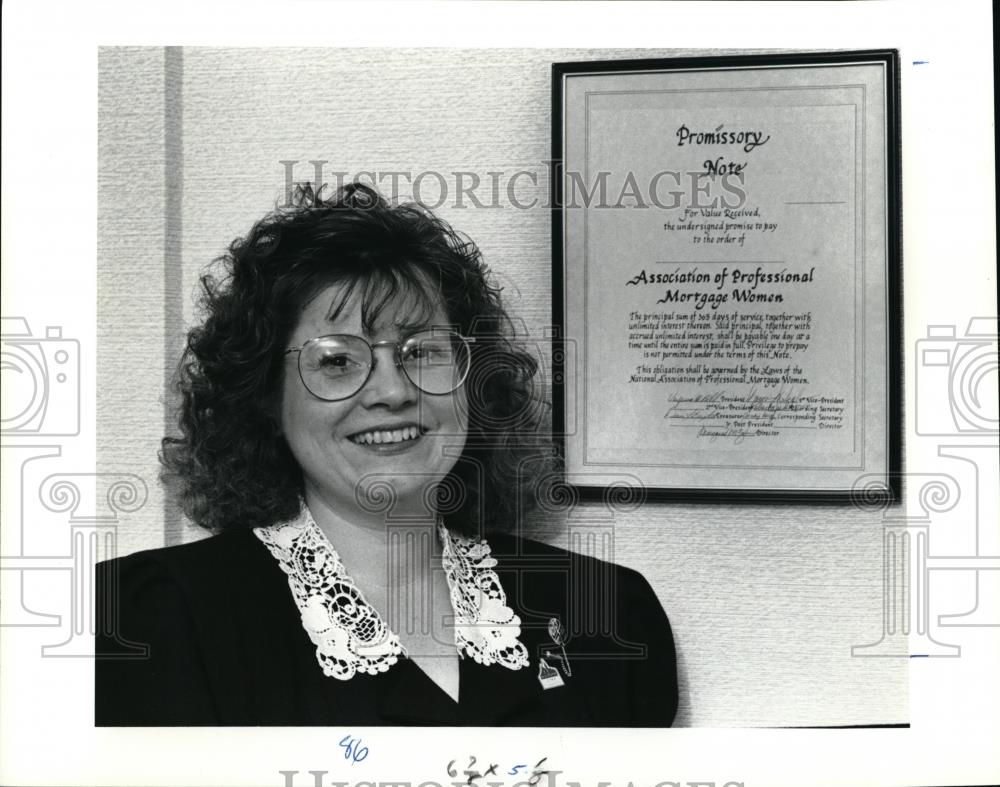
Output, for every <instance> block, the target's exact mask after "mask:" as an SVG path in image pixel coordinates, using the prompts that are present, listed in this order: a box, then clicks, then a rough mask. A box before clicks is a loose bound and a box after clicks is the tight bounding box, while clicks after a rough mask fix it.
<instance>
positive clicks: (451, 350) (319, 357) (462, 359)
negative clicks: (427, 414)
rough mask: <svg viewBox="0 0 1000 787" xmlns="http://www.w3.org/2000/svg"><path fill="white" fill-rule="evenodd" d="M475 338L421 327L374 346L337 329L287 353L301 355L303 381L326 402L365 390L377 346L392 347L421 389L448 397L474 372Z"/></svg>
mask: <svg viewBox="0 0 1000 787" xmlns="http://www.w3.org/2000/svg"><path fill="white" fill-rule="evenodd" d="M474 341H475V339H469V338H467V337H465V336H462V335H461V334H460V333H457V332H455V331H451V330H446V329H443V328H429V329H425V330H421V331H417V332H416V333H411V334H410V335H408V336H406V337H404V338H403V339H401V340H400V341H398V342H390V341H382V342H375V343H374V344H370V343H369V342H368V341H366V340H365V339H363V338H362V337H360V336H354V335H352V334H347V333H332V334H329V335H327V336H317V337H316V338H314V339H310V340H309V341H307V342H305V343H304V344H302V345H301V346H299V347H289V348H288V349H287V350H285V354H286V355H290V354H291V353H298V355H299V358H298V366H299V378H300V379H301V380H302V384H303V385H304V386H305V387H306V389H307V390H308V391H309V393H311V394H312V395H313V396H315V397H316V398H318V399H323V400H325V401H327V402H336V401H340V400H341V399H349V398H350V397H352V396H354V395H355V394H356V393H357V392H358V391H360V390H361V389H362V388H364V386H365V383H367V382H368V378H369V377H371V375H372V372H373V371H374V370H375V364H376V363H377V360H376V358H375V348H376V347H392V348H393V355H394V357H395V364H396V367H397V368H399V369H402V370H403V374H405V375H406V377H407V379H408V380H409V381H410V382H411V383H413V385H415V386H416V387H417V388H418V389H419V390H421V391H423V392H424V393H426V394H431V395H432V396H444V395H445V394H449V393H451V392H452V391H455V390H457V389H458V388H459V387H460V386H461V385H462V383H464V382H465V378H466V377H468V376H469V367H470V362H471V357H472V354H471V350H470V345H471V344H472V343H473V342H474Z"/></svg>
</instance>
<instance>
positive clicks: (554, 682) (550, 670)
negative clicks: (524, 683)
mask: <svg viewBox="0 0 1000 787" xmlns="http://www.w3.org/2000/svg"><path fill="white" fill-rule="evenodd" d="M538 682H539V683H541V684H542V688H543V689H545V690H546V691H547V690H548V689H555V688H558V687H559V686H565V685H566V684H565V683H563V679H562V678H561V677H559V670H557V669H556V668H555V667H550V666H549V663H548V662H547V661H546V660H545V659H539V660H538Z"/></svg>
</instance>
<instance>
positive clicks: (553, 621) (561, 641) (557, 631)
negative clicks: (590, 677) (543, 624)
mask: <svg viewBox="0 0 1000 787" xmlns="http://www.w3.org/2000/svg"><path fill="white" fill-rule="evenodd" d="M549 636H550V637H551V638H552V641H553V642H554V643H555V644H556V645H558V646H559V649H560V650H562V656H561V657H560V656H555V658H558V659H559V660H560V661H561V662H562V667H563V670H564V671H565V672H566V677H567V678H569V677H571V676H572V675H573V670H572V669H570V666H569V659H568V658H567V657H566V629H564V628H563V624H562V623H561V622H560V621H559V618H549ZM546 655H549V654H546Z"/></svg>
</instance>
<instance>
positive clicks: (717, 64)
mask: <svg viewBox="0 0 1000 787" xmlns="http://www.w3.org/2000/svg"><path fill="white" fill-rule="evenodd" d="M858 64H863V65H871V64H875V65H876V66H877V67H879V68H880V69H882V73H883V74H884V90H883V104H882V106H883V110H884V124H883V125H882V131H883V135H884V140H885V157H884V171H885V179H884V191H883V192H882V195H883V197H884V206H885V235H884V271H883V276H884V285H885V303H884V308H885V324H884V335H885V340H884V345H885V346H884V358H885V370H884V371H885V381H884V385H885V401H884V403H882V405H883V406H882V408H881V412H882V413H883V414H884V444H881V443H880V446H879V450H880V451H884V454H883V461H882V462H881V464H880V466H878V467H876V468H871V469H870V471H869V468H863V469H862V472H859V473H858V474H857V477H856V478H854V479H853V480H852V481H851V483H849V484H848V483H843V484H838V485H837V486H836V487H835V488H811V487H809V486H802V487H801V488H787V487H781V488H760V485H757V486H756V487H745V486H742V485H740V484H732V483H722V484H721V485H713V486H710V487H703V486H698V485H692V484H690V483H680V484H678V485H673V484H671V483H663V482H662V480H660V481H655V482H653V483H648V482H647V480H646V479H644V478H643V477H642V473H641V472H638V473H636V472H634V471H635V468H634V467H632V466H628V468H627V472H624V473H622V474H621V478H619V479H616V478H608V477H606V476H607V474H606V473H604V474H602V473H598V474H596V476H597V478H596V480H593V481H591V480H590V479H589V478H588V477H587V475H588V474H585V473H583V474H581V473H579V472H574V463H573V461H571V457H572V454H573V450H572V449H573V448H574V444H575V443H576V442H578V441H579V440H580V439H581V430H584V431H585V430H586V428H587V423H586V417H587V416H586V413H584V414H582V415H581V414H580V413H579V412H577V408H575V407H574V406H573V404H572V403H571V402H572V401H573V400H572V399H570V403H568V397H569V394H570V392H571V391H572V390H573V388H574V386H575V385H576V378H575V370H574V368H573V366H572V363H571V360H572V359H573V357H574V353H573V352H571V349H573V348H571V347H570V343H574V344H575V341H574V337H573V336H572V335H571V331H570V329H569V327H568V324H567V316H568V313H567V309H568V308H571V306H572V305H571V304H568V303H567V294H566V293H567V280H568V278H571V277H572V276H573V275H574V272H573V271H570V270H568V266H567V259H566V257H567V249H566V245H567V244H566V243H565V240H566V232H567V223H568V222H567V215H566V211H567V205H566V204H565V196H566V195H565V194H564V186H565V177H566V172H567V159H566V153H567V151H566V150H565V139H566V136H565V135H566V134H567V120H566V104H565V102H566V84H567V80H568V79H581V78H583V79H586V78H588V77H590V76H606V75H612V76H613V75H622V74H670V75H682V74H695V73H705V72H706V71H711V72H714V73H716V74H718V73H720V72H736V71H739V72H743V73H744V74H746V73H747V72H753V71H754V70H776V69H781V72H780V73H782V74H787V75H790V76H791V77H792V78H795V75H796V72H798V71H800V70H802V69H812V68H826V67H830V66H852V65H858ZM899 74H900V67H899V53H898V51H896V50H894V49H880V50H861V51H836V52H801V53H775V54H753V55H726V56H718V57H715V56H713V57H682V58H657V59H633V60H601V61H584V62H566V63H553V65H552V119H551V120H552V177H551V181H550V191H551V193H550V200H551V202H550V204H551V206H552V217H551V218H552V314H553V336H554V342H553V356H552V371H553V386H552V390H553V411H552V415H553V433H554V438H555V441H556V444H557V446H558V448H559V450H560V453H561V456H562V457H564V459H565V461H566V482H567V484H568V485H569V486H570V487H572V488H573V489H574V490H575V491H576V493H577V494H578V495H579V496H580V497H581V498H582V499H591V500H594V499H605V500H607V499H608V497H609V495H614V494H621V490H620V487H632V489H631V490H630V491H629V492H628V494H629V496H630V497H635V496H639V497H641V499H644V500H651V501H679V502H699V503H733V502H740V503H751V504H753V503H761V504H773V503H809V504H830V505H844V504H856V505H861V506H869V505H872V506H886V505H892V504H895V503H898V502H899V501H900V500H901V498H902V493H903V475H902V398H903V388H902V350H901V341H902V288H901V282H902V256H901V232H902V200H901V161H900V151H901V132H900V110H899V101H900V85H899ZM580 319H582V321H584V322H586V321H587V320H588V319H589V315H587V314H584V315H583V316H582V318H580ZM864 417H866V418H867V417H868V416H867V415H865V416H864ZM664 450H666V449H664ZM602 476H604V477H602Z"/></svg>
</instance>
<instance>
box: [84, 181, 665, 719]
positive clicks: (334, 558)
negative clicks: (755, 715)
mask: <svg viewBox="0 0 1000 787" xmlns="http://www.w3.org/2000/svg"><path fill="white" fill-rule="evenodd" d="M221 263H222V265H223V266H224V268H225V275H224V276H222V277H221V278H219V279H216V278H212V277H208V276H206V277H205V278H203V287H204V303H203V306H204V310H205V313H206V317H205V321H204V324H202V325H201V326H200V327H197V328H195V329H193V330H192V331H191V333H190V335H189V337H188V344H187V350H186V352H185V356H184V358H183V360H182V363H181V367H180V376H179V389H180V393H181V397H182V406H181V413H180V428H181V435H180V436H179V437H168V438H166V439H164V441H163V452H162V455H161V459H162V462H163V465H164V477H165V480H166V481H167V482H168V484H169V486H171V487H172V488H173V489H175V490H176V494H177V495H178V497H179V500H180V502H181V504H182V505H183V508H184V510H185V512H186V513H187V514H188V516H189V517H190V518H191V519H192V520H193V521H194V522H196V523H197V524H199V525H201V526H202V527H205V528H207V529H209V530H211V531H213V532H214V533H216V535H215V536H214V537H211V538H208V539H205V540H203V541H199V542H196V543H192V544H187V545H183V546H177V547H169V548H165V549H157V550H152V551H147V552H141V553H138V554H134V555H131V556H129V557H125V558H120V559H118V560H114V561H108V562H107V563H103V564H101V565H100V571H99V579H98V594H99V605H98V612H99V632H100V633H99V635H98V640H97V653H98V654H99V655H100V656H101V657H100V658H98V660H97V673H96V678H97V683H96V719H97V723H98V724H99V725H143V724H152V725H171V724H183V725H196V724H197V725H307V724H322V725H342V724H347V723H350V724H355V725H359V724H360V725H375V724H448V725H501V724H503V725H519V726H535V725H553V726H569V725H586V726H613V725H633V726H642V725H652V726H668V725H669V724H670V723H671V721H672V719H673V716H674V712H675V710H676V704H677V690H676V673H675V663H674V648H673V640H672V638H671V634H670V627H669V624H668V622H667V618H666V616H665V615H664V613H663V610H662V608H661V606H660V604H659V602H658V601H657V599H656V596H655V595H654V594H653V592H652V590H651V589H650V587H649V585H648V584H647V583H646V581H645V580H644V579H643V578H642V577H641V576H640V575H639V574H637V573H635V572H633V571H630V570H627V569H623V568H617V567H615V566H612V565H610V564H608V563H604V562H602V561H599V560H596V559H593V558H585V557H582V556H579V555H574V554H572V553H568V552H565V551H562V550H559V549H556V548H553V547H550V546H546V545H543V544H540V543H537V542H534V541H530V540H527V539H522V538H519V537H518V536H517V535H516V532H515V531H516V530H517V524H518V522H519V517H520V515H521V511H522V509H523V508H524V506H525V505H528V504H530V503H531V502H532V501H533V499H534V497H535V494H534V493H533V492H531V489H532V484H531V483H528V482H527V480H526V479H535V480H536V481H537V480H538V479H540V478H545V477H551V474H549V475H548V476H547V474H546V473H545V472H543V469H544V468H545V467H547V465H548V461H549V460H548V457H550V456H551V450H550V449H549V448H547V446H546V445H545V443H544V442H543V441H539V439H538V435H539V432H540V430H539V423H538V412H539V410H538V408H537V406H536V405H537V402H536V401H535V399H534V397H533V396H532V390H533V389H532V378H533V375H534V374H535V370H536V364H535V363H534V361H533V360H532V358H531V357H530V356H529V355H528V354H527V353H525V352H524V351H522V350H520V349H518V348H517V347H515V346H514V345H513V343H512V342H511V340H510V339H509V338H508V337H509V335H510V333H511V331H510V321H509V319H508V317H507V315H506V313H505V311H504V309H503V306H502V304H501V301H500V291H499V288H497V287H495V286H492V285H491V284H490V280H489V274H488V271H487V269H486V268H485V266H484V265H483V263H482V261H481V257H480V254H479V251H478V249H477V248H476V247H475V245H474V244H472V243H471V242H468V241H465V240H463V239H461V238H460V237H459V236H458V235H457V234H456V233H455V232H453V231H452V230H451V229H450V228H449V227H448V226H447V225H446V224H444V223H443V222H441V221H440V220H438V219H436V218H434V217H433V216H432V215H430V214H429V213H427V212H426V211H424V210H423V209H421V208H419V207H416V206H391V205H390V204H388V203H387V202H386V201H385V200H384V199H383V198H382V197H381V196H380V195H379V194H378V193H377V192H375V191H374V190H372V189H370V188H368V187H366V186H364V185H360V184H352V185H350V186H347V187H345V188H344V189H342V190H341V191H340V192H338V193H337V195H335V196H334V197H333V198H331V199H329V200H322V199H318V198H316V197H314V196H313V195H312V193H311V191H309V190H308V189H307V190H304V191H303V192H302V193H301V194H300V198H299V199H298V201H297V202H296V204H295V205H294V206H292V207H289V208H286V209H282V210H278V211H276V212H275V213H272V214H271V215H268V216H266V217H265V218H264V219H262V220H261V221H259V222H258V223H257V224H256V225H255V226H254V227H253V229H252V230H251V231H250V233H249V234H248V235H247V237H246V238H243V239H238V240H236V241H234V242H233V244H232V245H231V246H230V249H229V253H228V254H227V255H225V256H224V257H223V258H222V259H221ZM140 648H143V649H144V651H145V653H144V655H142V656H141V657H136V653H137V652H139V650H140ZM116 656H118V657H116Z"/></svg>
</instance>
